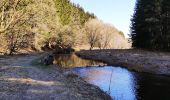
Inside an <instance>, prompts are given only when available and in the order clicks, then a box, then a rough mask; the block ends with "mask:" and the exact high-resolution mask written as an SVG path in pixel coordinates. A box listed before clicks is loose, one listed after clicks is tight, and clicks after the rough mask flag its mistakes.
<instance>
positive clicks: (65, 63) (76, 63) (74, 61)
mask: <svg viewBox="0 0 170 100" xmlns="http://www.w3.org/2000/svg"><path fill="white" fill-rule="evenodd" d="M54 64H57V65H60V66H62V67H64V68H73V67H83V66H92V65H93V66H96V65H104V64H103V63H100V62H96V61H92V60H85V59H80V58H79V57H77V56H76V55H75V54H60V55H59V54H58V55H56V56H55V61H54Z"/></svg>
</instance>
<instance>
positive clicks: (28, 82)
mask: <svg viewBox="0 0 170 100" xmlns="http://www.w3.org/2000/svg"><path fill="white" fill-rule="evenodd" d="M42 55H43V54H37V53H36V54H29V55H16V56H0V87H1V88H0V99H1V100H47V99H48V100H111V97H110V96H109V95H107V94H106V93H105V92H103V91H102V90H101V89H99V88H98V87H97V86H94V85H91V84H88V83H87V82H85V81H83V80H82V78H80V77H79V76H78V75H75V74H72V72H71V71H70V70H64V69H61V68H59V67H57V66H55V65H52V66H42V65H34V64H32V61H33V60H35V59H38V57H40V56H42Z"/></svg>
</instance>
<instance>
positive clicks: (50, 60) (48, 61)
mask: <svg viewBox="0 0 170 100" xmlns="http://www.w3.org/2000/svg"><path fill="white" fill-rule="evenodd" d="M53 61H54V57H53V56H52V55H48V56H46V57H45V58H44V60H43V63H44V64H45V65H52V64H53Z"/></svg>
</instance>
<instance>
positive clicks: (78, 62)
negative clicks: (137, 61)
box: [54, 54, 170, 100]
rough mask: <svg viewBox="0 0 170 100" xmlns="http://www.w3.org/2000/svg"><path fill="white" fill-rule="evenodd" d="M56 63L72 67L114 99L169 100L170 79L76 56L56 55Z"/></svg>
mask: <svg viewBox="0 0 170 100" xmlns="http://www.w3.org/2000/svg"><path fill="white" fill-rule="evenodd" d="M54 63H55V64H57V65H60V66H62V67H64V68H71V69H72V70H73V72H74V73H76V74H78V75H80V76H81V77H82V78H83V79H84V80H85V81H87V82H88V83H90V84H94V85H96V86H98V87H100V88H101V89H102V90H103V91H105V92H106V93H108V94H109V95H111V97H112V98H113V99H114V100H170V77H168V76H160V75H153V74H147V73H139V72H133V71H129V70H128V69H126V68H123V67H120V66H108V65H106V64H103V63H101V62H96V61H93V60H85V59H81V58H79V57H77V56H76V55H75V54H61V55H56V57H55V62H54Z"/></svg>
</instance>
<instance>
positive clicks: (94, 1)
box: [71, 0, 136, 37]
mask: <svg viewBox="0 0 170 100" xmlns="http://www.w3.org/2000/svg"><path fill="white" fill-rule="evenodd" d="M71 1H72V2H74V3H78V4H80V5H81V6H82V7H83V8H84V9H85V10H86V11H89V12H92V13H94V14H95V15H96V16H97V17H98V18H99V19H100V20H103V21H104V22H106V23H109V24H112V25H113V26H115V27H116V28H117V29H119V30H121V31H123V32H124V33H125V36H126V37H127V34H129V33H130V32H129V31H130V28H129V26H130V24H131V22H130V19H131V16H132V15H133V10H134V7H135V2H136V0H71Z"/></svg>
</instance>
